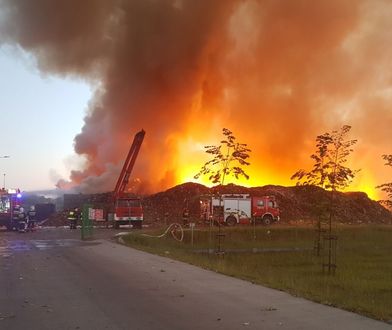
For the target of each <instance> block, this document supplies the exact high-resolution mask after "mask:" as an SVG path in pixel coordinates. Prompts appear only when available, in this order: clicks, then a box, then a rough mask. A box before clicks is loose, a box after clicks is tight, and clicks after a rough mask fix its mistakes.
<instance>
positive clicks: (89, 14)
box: [0, 0, 392, 199]
mask: <svg viewBox="0 0 392 330" xmlns="http://www.w3.org/2000/svg"><path fill="white" fill-rule="evenodd" d="M391 17H392V2H391V1H389V0H346V1H341V0H319V1H312V0H300V1H276V0H215V1H194V0H160V1H155V0H111V1H108V0H84V1H79V0H58V1H48V0H35V1H24V0H0V51H1V53H0V56H1V57H0V65H1V78H0V81H1V82H0V83H1V86H0V87H1V89H0V93H1V99H0V102H1V103H0V107H1V108H0V109H1V114H2V116H3V117H6V118H7V122H8V123H9V124H8V125H4V126H5V128H4V130H2V132H1V140H2V142H1V143H2V145H1V154H0V156H1V155H7V154H9V155H10V156H11V158H9V159H0V166H2V167H1V168H2V169H3V168H4V169H3V170H2V171H3V172H4V173H6V178H7V179H6V181H7V185H8V182H9V185H15V186H19V187H20V188H21V189H23V190H30V189H42V188H51V187H54V186H55V185H57V186H58V187H60V188H61V189H73V190H74V191H80V192H85V193H93V192H104V191H110V190H112V189H113V186H114V183H115V180H116V178H117V177H118V175H119V171H120V169H121V166H122V163H123V161H124V158H125V155H126V154H127V152H128V149H129V146H130V144H131V142H132V138H133V135H134V134H135V133H136V132H137V131H139V130H140V129H145V131H146V137H145V140H144V142H143V146H142V149H141V151H140V154H139V157H138V160H137V163H136V166H135V169H134V172H133V175H132V182H131V186H132V189H134V190H135V191H138V192H141V193H151V192H157V191H160V190H163V189H167V188H170V187H172V186H173V185H175V184H179V183H183V182H187V181H194V179H193V176H194V174H196V173H197V172H198V170H199V169H200V167H201V166H202V164H203V163H204V162H205V161H206V159H207V158H206V155H205V154H204V153H203V146H205V145H210V144H216V143H218V142H219V141H220V139H221V137H222V136H221V132H222V128H224V127H225V128H229V129H230V130H232V131H233V132H234V134H235V136H236V137H237V138H238V141H239V142H242V143H247V144H248V146H249V148H250V149H251V150H252V153H251V158H250V162H251V165H250V166H249V168H248V169H247V172H248V174H249V175H250V179H249V180H240V181H236V180H232V182H235V183H239V184H244V185H247V186H260V185H266V184H278V185H279V184H280V185H294V184H295V182H293V181H291V180H290V177H291V175H292V174H293V173H294V172H296V171H297V170H299V169H301V168H303V169H310V168H311V166H312V161H311V159H310V155H311V154H312V153H313V152H314V149H315V138H316V136H317V135H320V134H323V133H325V132H331V131H332V130H338V129H340V128H341V127H342V126H343V125H349V126H351V127H352V129H351V130H350V136H349V137H348V138H350V139H357V140H358V142H357V143H356V145H355V147H354V151H353V153H352V155H350V157H349V160H348V162H347V165H348V166H349V167H351V168H352V169H354V170H356V169H360V172H358V174H357V176H356V177H355V179H354V181H353V182H352V185H351V186H350V190H357V191H358V190H359V191H364V192H366V193H368V194H369V196H370V197H372V198H375V199H377V198H379V197H380V195H379V193H378V192H377V189H375V186H377V185H379V184H382V183H386V182H390V181H391V176H392V175H391V170H390V168H387V167H386V166H385V165H384V161H383V160H382V158H381V156H382V155H383V154H391V153H392V141H391V133H390V130H391V129H390V127H392V61H391V58H392V43H391V42H390V40H392V20H391V19H390V18H391ZM30 117H32V118H30ZM12 118H14V119H15V120H10V119H12ZM37 127H39V128H37ZM16 133H17V134H16ZM15 135H17V137H15V138H14V136H15ZM16 141H17V142H16ZM29 155H30V156H29ZM26 158H28V161H27V162H28V164H29V170H26V165H25V164H26ZM199 182H202V183H208V180H207V179H206V178H203V179H202V180H201V181H199Z"/></svg>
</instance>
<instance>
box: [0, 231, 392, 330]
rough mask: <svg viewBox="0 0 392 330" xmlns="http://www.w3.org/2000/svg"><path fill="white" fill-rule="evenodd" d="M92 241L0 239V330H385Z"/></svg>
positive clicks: (2, 235)
mask: <svg viewBox="0 0 392 330" xmlns="http://www.w3.org/2000/svg"><path fill="white" fill-rule="evenodd" d="M96 233H97V236H98V237H99V239H97V240H94V241H89V242H82V241H80V239H79V232H78V231H70V230H69V229H41V230H38V231H37V232H34V233H25V234H18V233H6V232H0V329H7V330H13V329H15V330H16V329H18V330H19V329H33V330H34V329H39V330H44V329H48V330H49V329H50V330H53V329H170V330H173V329H334V330H337V329H345V330H346V329H355V330H359V329H372V330H373V329H374V330H376V329H392V326H391V325H388V324H386V323H383V322H379V321H375V320H372V319H369V318H365V317H362V316H359V315H356V314H354V313H349V312H345V311H342V310H339V309H336V308H331V307H328V306H323V305H319V304H316V303H312V302H309V301H307V300H304V299H301V298H296V297H293V296H290V295H289V294H286V293H283V292H280V291H276V290H272V289H268V288H264V287H262V286H258V285H253V284H251V283H248V282H245V281H242V280H237V279H234V278H231V277H227V276H223V275H219V274H216V273H214V272H211V271H207V270H203V269H199V268H197V267H194V266H191V265H187V264H184V263H181V262H177V261H173V260H170V259H168V258H162V257H158V256H154V255H150V254H147V253H144V252H140V251H137V250H134V249H130V248H127V247H125V246H122V245H119V244H117V243H115V242H113V241H112V240H111V239H110V238H111V237H112V236H113V234H114V233H115V232H114V231H112V230H109V229H106V230H105V229H102V230H100V231H96Z"/></svg>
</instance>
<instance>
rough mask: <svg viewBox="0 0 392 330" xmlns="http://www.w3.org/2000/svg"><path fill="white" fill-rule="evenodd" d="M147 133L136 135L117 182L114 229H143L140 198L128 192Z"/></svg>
mask: <svg viewBox="0 0 392 330" xmlns="http://www.w3.org/2000/svg"><path fill="white" fill-rule="evenodd" d="M144 135H145V131H144V130H141V131H140V132H138V133H136V135H135V137H134V139H133V142H132V145H131V148H130V149H129V152H128V156H127V158H126V160H125V163H124V166H123V168H122V170H121V173H120V176H119V178H118V180H117V183H116V187H115V188H114V192H113V195H112V198H113V207H114V210H113V221H114V225H113V226H114V227H115V228H119V227H120V225H125V224H131V225H132V227H134V228H142V222H143V208H142V204H141V200H140V198H138V197H137V196H135V195H133V194H129V193H127V192H126V187H127V185H128V182H129V177H130V175H131V173H132V169H133V166H134V165H135V162H136V158H137V155H138V153H139V150H140V147H141V145H142V143H143V139H144Z"/></svg>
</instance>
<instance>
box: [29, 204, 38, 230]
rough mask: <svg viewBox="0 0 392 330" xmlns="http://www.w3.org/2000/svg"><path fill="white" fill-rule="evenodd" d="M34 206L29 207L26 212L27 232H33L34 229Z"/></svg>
mask: <svg viewBox="0 0 392 330" xmlns="http://www.w3.org/2000/svg"><path fill="white" fill-rule="evenodd" d="M35 215H36V212H35V206H34V205H32V206H30V210H29V211H28V212H27V230H31V231H33V230H34V228H35Z"/></svg>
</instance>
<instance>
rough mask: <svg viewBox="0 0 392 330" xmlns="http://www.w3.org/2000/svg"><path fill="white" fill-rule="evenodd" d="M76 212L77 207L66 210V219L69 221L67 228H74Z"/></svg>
mask: <svg viewBox="0 0 392 330" xmlns="http://www.w3.org/2000/svg"><path fill="white" fill-rule="evenodd" d="M77 212H78V208H77V207H76V208H75V209H73V210H70V211H69V212H68V215H67V219H68V221H69V228H70V229H76V224H77V221H78V214H77Z"/></svg>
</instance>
